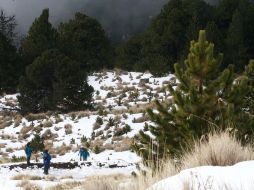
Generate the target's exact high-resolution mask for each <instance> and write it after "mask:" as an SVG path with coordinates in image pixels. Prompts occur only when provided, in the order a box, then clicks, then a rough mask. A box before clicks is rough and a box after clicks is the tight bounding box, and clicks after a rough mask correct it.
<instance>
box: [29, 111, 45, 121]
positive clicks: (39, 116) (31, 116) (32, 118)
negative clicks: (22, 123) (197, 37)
mask: <svg viewBox="0 0 254 190" xmlns="http://www.w3.org/2000/svg"><path fill="white" fill-rule="evenodd" d="M26 119H27V121H35V120H44V119H47V115H46V114H45V113H40V114H33V113H30V114H28V115H27V116H26Z"/></svg>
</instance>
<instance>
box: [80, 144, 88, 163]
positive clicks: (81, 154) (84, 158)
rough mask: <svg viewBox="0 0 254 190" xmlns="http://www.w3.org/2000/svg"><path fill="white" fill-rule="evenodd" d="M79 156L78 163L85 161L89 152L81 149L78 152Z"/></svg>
mask: <svg viewBox="0 0 254 190" xmlns="http://www.w3.org/2000/svg"><path fill="white" fill-rule="evenodd" d="M79 156H80V161H82V160H83V161H87V158H88V156H89V152H88V150H87V149H86V148H84V147H82V148H80V150H79Z"/></svg>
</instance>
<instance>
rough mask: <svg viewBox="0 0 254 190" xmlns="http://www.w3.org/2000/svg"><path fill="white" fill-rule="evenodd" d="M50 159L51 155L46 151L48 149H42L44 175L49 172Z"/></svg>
mask: <svg viewBox="0 0 254 190" xmlns="http://www.w3.org/2000/svg"><path fill="white" fill-rule="evenodd" d="M50 160H51V156H50V154H49V153H48V150H44V152H43V165H44V174H45V175H48V174H49V167H50Z"/></svg>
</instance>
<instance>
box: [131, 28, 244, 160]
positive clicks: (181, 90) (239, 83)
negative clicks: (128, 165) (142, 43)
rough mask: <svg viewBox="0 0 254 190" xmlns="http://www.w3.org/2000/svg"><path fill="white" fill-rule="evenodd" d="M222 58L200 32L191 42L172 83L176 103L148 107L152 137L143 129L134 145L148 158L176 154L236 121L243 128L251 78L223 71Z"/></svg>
mask: <svg viewBox="0 0 254 190" xmlns="http://www.w3.org/2000/svg"><path fill="white" fill-rule="evenodd" d="M222 58H223V56H222V54H219V55H218V56H215V55H214V45H213V44H212V43H209V42H207V40H206V33H205V31H200V33H199V39H198V41H197V42H195V41H192V42H191V46H190V52H189V55H188V57H187V59H186V60H185V68H182V67H180V65H179V64H175V75H176V77H177V79H178V81H179V84H178V86H177V88H176V89H174V88H172V86H169V91H170V93H171V95H172V96H173V104H171V105H170V106H165V103H160V102H159V101H156V105H157V112H155V111H153V110H152V109H149V110H148V114H149V116H150V118H151V121H152V122H154V124H155V125H151V126H149V131H150V133H151V134H152V138H150V136H149V135H148V134H147V133H145V132H142V131H141V132H140V142H139V143H136V144H135V145H134V148H135V150H136V151H138V152H139V153H140V154H141V155H143V156H144V158H145V159H153V160H154V159H155V157H156V156H158V157H159V158H162V157H163V156H166V155H170V154H173V155H175V154H177V153H178V152H179V151H180V150H181V149H182V148H183V147H184V146H185V145H186V144H189V143H191V141H192V140H193V138H194V139H195V138H201V136H203V135H206V134H207V133H208V132H209V131H210V130H212V129H218V128H219V129H225V128H227V127H228V126H230V125H231V124H232V123H233V124H235V125H234V126H235V127H238V129H241V127H242V125H241V126H238V123H239V119H241V118H242V116H243V115H244V112H243V111H242V105H243V97H244V96H245V95H246V92H247V88H248V87H247V77H245V76H242V77H239V78H237V79H235V77H234V74H233V68H232V67H229V68H227V69H225V70H224V71H223V72H221V73H220V72H219V68H220V65H221V63H222ZM244 116H245V115H244ZM153 137H154V138H153Z"/></svg>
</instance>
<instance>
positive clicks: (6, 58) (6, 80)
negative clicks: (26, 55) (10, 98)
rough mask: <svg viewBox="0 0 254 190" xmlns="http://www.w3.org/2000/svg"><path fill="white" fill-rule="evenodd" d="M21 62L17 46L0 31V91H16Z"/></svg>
mask: <svg viewBox="0 0 254 190" xmlns="http://www.w3.org/2000/svg"><path fill="white" fill-rule="evenodd" d="M21 66H22V65H21V64H20V59H19V56H18V55H17V53H16V48H15V47H14V46H13V45H12V44H11V40H10V39H8V38H7V37H6V36H5V35H4V34H3V33H1V32H0V93H3V92H5V93H14V92H16V87H17V84H18V79H19V77H20V75H21V70H22V68H21Z"/></svg>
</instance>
